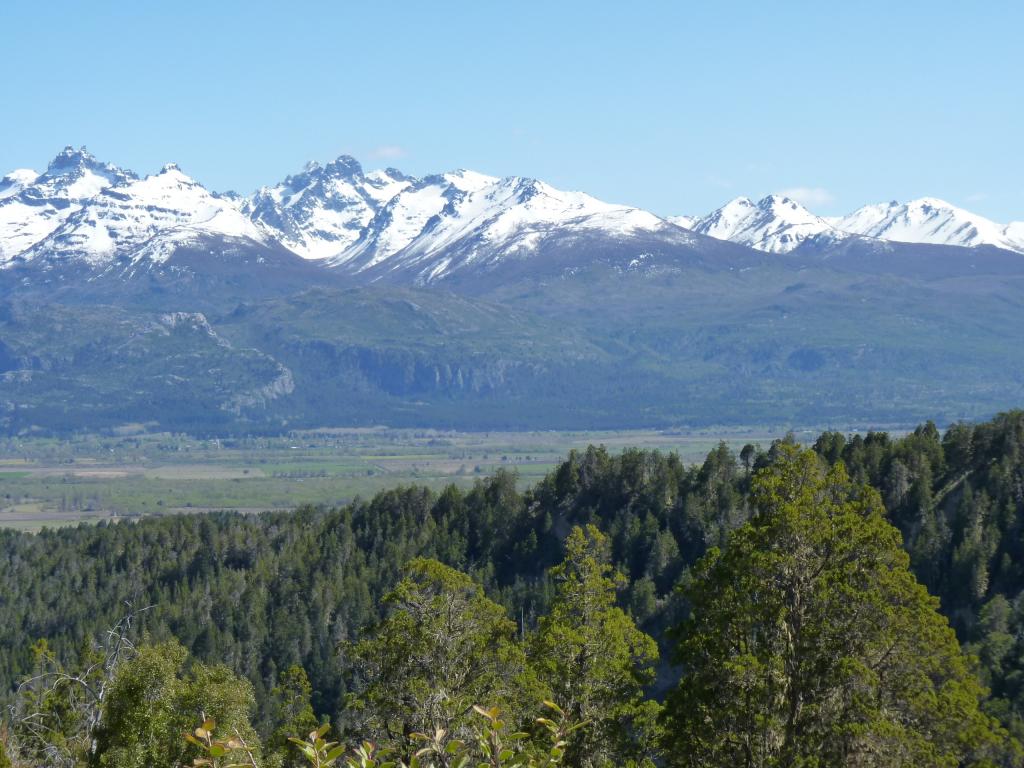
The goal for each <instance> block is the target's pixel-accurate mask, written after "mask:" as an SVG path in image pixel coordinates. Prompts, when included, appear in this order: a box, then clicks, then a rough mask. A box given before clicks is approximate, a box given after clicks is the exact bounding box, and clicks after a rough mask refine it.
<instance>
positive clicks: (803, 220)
mask: <svg viewBox="0 0 1024 768" xmlns="http://www.w3.org/2000/svg"><path fill="white" fill-rule="evenodd" d="M670 221H673V222H674V223H676V224H678V225H679V226H681V227H686V228H687V229H691V230H693V231H694V232H700V233H701V234H705V235H709V236H711V237H715V238H718V239H719V240H729V241H731V242H734V243H741V244H743V245H748V246H750V247H751V248H756V249H757V250H759V251H766V252H769V253H788V252H790V251H792V250H794V249H796V248H798V247H799V246H800V245H802V244H803V243H804V242H807V241H809V240H810V241H813V242H815V243H817V244H821V243H823V242H824V243H830V242H835V241H837V240H842V239H843V238H846V237H849V236H851V235H856V236H860V237H869V238H874V239H877V240H891V241H894V242H901V243H927V244H932V245H954V246H959V247H965V248H973V247H976V246H980V245H991V246H995V247H997V248H1002V249H1004V250H1011V251H1017V252H1020V253H1024V223H1021V222H1014V223H1012V224H1009V225H1006V226H1004V225H1001V224H997V223H995V222H994V221H990V220H989V219H986V218H984V217H983V216H979V215H977V214H975V213H971V212H970V211H966V210H964V209H963V208H958V207H957V206H955V205H952V204H950V203H947V202H945V201H943V200H938V199H936V198H930V197H926V198H921V199H920V200H912V201H911V202H909V203H898V202H895V201H894V202H891V203H881V204H879V205H866V206H864V207H863V208H859V209H858V210H856V211H854V212H853V213H851V214H849V215H848V216H835V217H823V216H816V215H815V214H813V213H811V212H810V211H808V210H807V209H806V208H805V207H804V206H802V205H800V203H798V202H796V201H794V200H791V199H789V198H787V197H784V196H780V195H769V196H768V197H765V198H763V199H762V200H760V201H758V202H756V203H755V202H753V201H752V200H750V199H749V198H746V197H738V198H736V199H735V200H731V201H730V202H728V203H726V204H725V205H724V206H722V207H721V208H719V209H718V210H716V211H714V212H712V213H710V214H708V215H707V216H704V217H700V218H693V217H689V216H676V217H672V218H671V219H670Z"/></svg>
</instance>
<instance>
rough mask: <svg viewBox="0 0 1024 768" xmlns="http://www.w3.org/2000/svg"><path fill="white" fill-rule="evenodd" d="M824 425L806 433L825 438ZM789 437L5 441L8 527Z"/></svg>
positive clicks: (296, 500)
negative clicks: (585, 455) (576, 452)
mask: <svg viewBox="0 0 1024 768" xmlns="http://www.w3.org/2000/svg"><path fill="white" fill-rule="evenodd" d="M817 432H818V430H812V429H808V430H806V431H805V432H801V433H799V434H798V437H802V438H804V439H808V438H810V439H813V437H814V436H816V434H817ZM777 436H778V433H777V432H771V431H769V430H759V429H755V428H747V429H742V430H725V429H719V430H704V431H692V432H664V431H662V432H656V431H629V432H486V433H462V432H442V431H432V430H393V429H384V428H379V429H349V430H345V429H338V430H316V431H310V432H298V433H293V434H291V435H289V436H287V437H271V438H246V439H232V440H223V439H209V440H201V439H196V438H191V437H185V436H178V435H167V434H159V435H142V434H139V435H119V436H98V435H89V436H83V437H77V438H72V439H69V440H56V439H46V438H25V439H22V438H8V439H3V440H0V526H3V527H11V528H20V529H26V530H38V529H39V528H42V527H44V526H56V525H68V524H73V523H77V522H81V521H90V522H95V521H98V520H103V519H124V518H126V517H135V516H138V515H150V514H162V513H169V512H182V511H183V512H199V511H207V510H220V509H236V510H245V511H253V512H256V511H261V510H267V509H291V508H294V507H297V506H299V505H302V504H307V503H312V504H339V503H344V502H346V501H349V500H351V499H353V498H355V497H357V496H363V497H365V496H369V495H372V494H373V493H375V492H377V491H379V490H381V489H383V488H390V487H393V486H396V485H399V484H402V483H417V484H422V485H428V486H431V487H433V488H440V487H442V486H444V485H447V484H448V483H456V484H458V485H461V486H470V485H472V483H473V482H474V481H475V479H477V478H479V477H482V476H484V475H487V474H490V473H493V472H494V471H496V470H497V469H499V468H505V469H509V470H512V471H515V472H516V473H517V475H518V477H519V482H520V484H521V485H523V486H527V485H530V484H532V483H534V482H536V481H537V480H539V479H540V478H541V477H543V476H544V474H545V473H547V472H548V471H549V470H550V469H551V468H552V467H553V466H554V465H555V464H557V462H559V461H560V460H561V459H562V458H563V457H564V456H565V455H566V454H567V453H568V452H569V451H570V450H571V449H573V448H584V447H586V446H587V445H589V444H603V445H605V446H607V447H608V448H609V449H610V450H614V451H618V450H621V449H622V448H625V447H630V446H636V447H643V448H658V449H661V450H665V451H676V452H678V453H679V454H680V456H681V457H682V458H683V460H684V461H686V462H697V461H701V460H703V458H704V456H705V455H706V454H707V452H708V451H709V450H710V449H711V448H713V447H714V446H715V445H717V444H718V442H719V441H720V440H724V441H725V442H726V443H728V444H729V445H730V446H732V447H734V448H735V449H737V450H738V448H739V447H740V446H742V445H743V444H744V443H747V442H753V443H760V444H762V445H767V444H768V443H770V442H771V440H772V439H774V438H775V437H777Z"/></svg>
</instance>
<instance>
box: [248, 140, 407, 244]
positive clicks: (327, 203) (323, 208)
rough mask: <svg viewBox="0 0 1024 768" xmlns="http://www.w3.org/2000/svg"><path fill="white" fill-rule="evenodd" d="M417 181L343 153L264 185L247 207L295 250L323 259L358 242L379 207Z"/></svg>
mask: <svg viewBox="0 0 1024 768" xmlns="http://www.w3.org/2000/svg"><path fill="white" fill-rule="evenodd" d="M413 181H414V180H413V179H410V178H408V177H407V176H405V175H404V174H403V173H402V172H401V171H397V170H395V169H394V168H388V169H387V170H383V171H372V172H370V173H364V172H363V168H362V166H361V165H360V164H359V163H358V161H356V160H355V158H352V157H349V156H348V155H342V156H341V157H339V158H338V159H337V160H335V161H333V162H330V163H328V164H327V165H323V166H322V165H320V164H319V163H315V162H313V163H309V164H308V165H307V166H306V167H305V169H303V171H302V172H301V173H297V174H295V175H294V176H289V177H288V178H286V179H285V180H284V181H283V182H282V183H280V184H278V185H276V186H273V187H263V188H262V189H260V190H259V191H258V192H257V193H256V194H255V195H253V197H252V199H251V200H248V201H246V202H245V204H244V206H243V210H244V212H245V213H246V215H248V216H249V217H250V218H251V219H252V220H253V221H255V222H258V223H259V224H260V225H261V226H263V227H265V228H266V229H267V230H268V231H269V232H271V233H273V235H274V236H275V237H276V238H277V239H279V240H280V241H281V242H282V243H283V244H284V245H286V246H287V247H288V248H290V249H291V250H292V251H294V252H295V253H297V254H299V255H300V256H302V257H304V258H307V259H324V258H328V257H331V256H337V255H338V254H340V253H341V252H342V251H344V250H345V249H347V248H348V247H350V246H351V245H352V244H353V243H355V242H356V240H358V239H359V236H360V234H361V233H362V231H363V230H364V228H365V227H366V226H367V225H368V224H369V223H370V220H371V219H372V218H373V217H374V215H376V213H377V211H379V210H380V209H381V207H383V206H384V205H385V204H386V203H387V202H388V201H389V200H391V198H393V197H394V196H395V195H397V194H398V193H399V192H401V191H402V190H404V189H406V188H408V187H409V186H410V185H411V184H412V183H413Z"/></svg>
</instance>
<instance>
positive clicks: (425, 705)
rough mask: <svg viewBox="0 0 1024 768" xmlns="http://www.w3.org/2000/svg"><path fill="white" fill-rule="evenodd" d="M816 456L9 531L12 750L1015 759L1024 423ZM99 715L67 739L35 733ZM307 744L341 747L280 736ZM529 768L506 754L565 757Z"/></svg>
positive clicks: (559, 475)
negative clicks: (89, 693) (186, 736)
mask: <svg viewBox="0 0 1024 768" xmlns="http://www.w3.org/2000/svg"><path fill="white" fill-rule="evenodd" d="M812 448H813V450H812V451H802V450H800V449H799V448H798V447H797V446H796V445H795V444H794V441H793V440H792V439H786V440H780V441H778V442H776V443H774V444H772V445H770V446H763V447H762V446H753V445H750V446H746V447H744V448H743V450H742V451H740V452H739V454H738V455H735V454H734V453H732V452H731V451H730V450H729V449H728V448H727V447H726V446H725V445H724V444H723V445H721V446H720V447H719V448H718V449H716V450H714V451H712V452H711V453H710V454H709V455H708V456H707V458H706V459H705V461H704V462H703V463H702V464H700V465H696V466H684V464H683V463H682V462H681V461H680V460H679V459H678V457H676V456H674V455H671V454H668V455H666V454H662V453H658V452H653V451H640V450H626V451H624V452H622V453H621V454H612V453H610V452H608V451H607V450H605V449H604V448H600V447H591V448H589V449H587V450H585V451H581V452H573V453H571V454H570V455H569V456H568V457H567V458H566V460H565V461H564V462H563V463H562V464H561V465H560V466H559V467H557V468H556V469H555V470H554V471H553V472H551V473H550V474H549V475H548V476H547V477H546V478H545V479H544V480H543V481H542V482H541V483H539V484H538V485H537V486H536V487H534V488H531V489H528V490H526V491H522V492H521V491H518V490H517V488H516V483H515V477H514V475H512V474H510V473H507V472H499V473H497V474H496V475H494V476H493V477H490V478H487V479H483V480H480V481H479V482H478V483H477V484H476V485H475V487H473V488H472V489H471V490H469V491H461V490H459V489H457V488H455V487H449V488H447V489H445V490H444V491H442V492H440V493H435V492H432V491H429V490H427V489H424V488H419V487H412V486H410V487H402V488H396V489H393V490H390V491H387V492H383V493H380V494H378V495H377V496H375V497H374V498H372V499H369V500H357V501H355V502H353V503H351V504H349V505H347V506H344V507H342V508H336V509H325V508H303V509H300V510H299V511H297V512H295V513H274V514H263V515H258V516H244V515H238V514H228V513H224V514H211V515H195V516H167V517H151V518H145V519H141V520H139V521H138V522H135V523H131V524H111V525H107V524H101V525H97V526H89V525H82V526H79V527H77V528H67V529H60V530H46V531H43V532H41V533H39V534H36V535H29V534H23V533H17V532H12V531H4V532H0V685H2V689H3V695H4V700H5V702H6V703H7V704H9V705H10V706H9V708H8V709H7V710H6V712H7V714H6V715H5V725H4V726H3V730H2V731H0V738H2V740H3V741H4V743H6V744H8V745H16V744H17V745H21V746H20V747H19V749H21V748H22V747H24V748H25V749H28V750H29V753H31V750H32V749H35V750H36V752H35V753H34V754H35V755H36V758H35V759H36V761H35V762H26V763H24V764H26V765H29V764H32V765H43V764H53V765H57V764H61V765H64V764H66V765H76V764H85V763H87V762H92V763H93V764H97V765H124V766H129V765H132V766H136V765H138V766H142V765H177V764H191V761H192V760H194V759H210V760H214V761H215V760H219V759H220V755H221V753H220V752H218V750H226V751H227V752H232V753H234V752H239V753H240V751H244V750H242V747H241V746H239V745H240V744H243V743H244V744H245V745H248V747H251V748H252V749H254V750H256V752H255V753H254V754H253V755H250V757H251V759H252V760H253V761H255V762H258V763H259V764H260V765H282V764H287V765H291V764H297V763H293V762H290V761H294V760H296V759H300V758H301V759H305V760H309V761H310V762H313V758H314V757H315V758H316V759H321V758H323V759H324V760H326V759H327V756H328V755H329V753H330V752H331V750H332V748H329V747H327V746H325V745H324V743H323V738H337V739H339V740H340V741H341V746H342V747H345V748H348V747H352V746H355V745H358V744H359V743H360V741H362V740H363V739H369V740H371V741H373V743H374V744H376V745H390V748H391V749H393V750H394V754H393V756H392V757H391V758H389V759H390V760H391V761H392V762H394V761H397V760H401V761H404V762H406V763H407V764H408V763H409V762H410V761H412V760H413V758H415V759H416V760H419V761H423V764H424V765H427V764H430V765H456V764H459V763H458V760H459V759H463V758H465V760H467V761H468V760H472V761H473V764H476V763H480V762H483V763H486V764H494V765H511V764H512V763H511V762H508V760H512V757H511V751H510V750H506V749H504V748H502V749H497V747H494V744H496V743H497V742H498V741H501V740H502V739H506V740H507V739H508V738H509V737H510V736H511V732H512V731H513V730H516V729H517V728H520V727H526V729H527V732H524V733H526V735H524V736H522V737H518V738H519V742H517V743H520V742H521V743H522V744H525V745H534V746H533V747H530V749H533V748H534V747H535V746H536V745H537V744H540V745H541V746H542V747H543V749H541V752H543V754H544V755H546V757H545V758H544V759H546V760H554V761H555V762H565V763H566V764H569V765H579V766H584V765H585V766H598V765H602V766H603V765H631V764H635V765H640V764H644V763H645V762H646V763H651V762H653V763H657V764H672V765H695V766H696V765H723V766H724V765H750V766H755V765H756V766H769V765H779V766H781V765H794V766H795V765H801V766H812V765H815V766H827V765H851V766H852V765H879V766H881V765H936V766H939V765H941V766H946V765H949V766H956V765H967V764H971V765H990V766H991V765H1019V764H1020V760H1021V753H1020V751H1019V747H1017V746H1016V741H1017V740H1018V739H1024V602H1022V600H1021V593H1022V590H1024V537H1022V527H1024V453H1022V451H1024V412H1019V411H1018V412H1011V413H1007V414H1002V415H1000V416H998V417H996V418H995V419H993V420H992V421H990V422H987V423H983V424H977V425H971V424H956V425H953V426H952V427H950V428H949V429H948V430H946V431H945V432H944V433H942V432H940V431H939V429H937V428H936V426H935V425H934V424H931V423H928V424H925V425H922V426H920V427H918V428H917V429H916V430H914V431H913V432H912V433H910V434H908V435H906V436H904V437H900V438H893V437H890V436H889V435H887V434H885V433H869V434H866V435H855V436H852V437H847V436H844V435H842V434H839V433H825V434H822V435H821V436H820V437H819V438H818V439H817V441H816V442H815V443H814V445H813V447H812ZM915 577H916V579H915ZM925 589H926V590H927V593H926V592H925ZM928 593H930V595H931V596H929V594H928ZM445 616H447V617H448V618H449V619H451V617H452V616H456V617H458V619H459V621H458V622H456V624H454V625H453V624H451V622H450V621H449V623H448V624H439V623H437V622H439V621H441V618H442V617H445ZM125 617H130V619H131V626H130V627H127V626H126V619H125ZM794 617H796V618H794ZM947 623H948V626H947ZM453 626H457V628H458V631H455V630H453V629H452V627H453ZM949 627H951V628H952V629H951V630H950V629H949ZM112 628H113V629H112ZM954 632H955V636H954ZM122 637H123V638H124V642H125V643H127V644H128V646H125V647H130V652H128V651H126V650H125V648H123V647H121V646H117V643H116V642H115V640H114V638H118V639H119V638H122ZM737 638H738V639H737ZM911 639H913V641H911ZM595 643H596V645H595ZM602 644H603V645H602ZM118 654H121V655H118ZM423 659H428V660H429V663H428V664H426V665H424V664H421V663H419V662H421V661H422V660H423ZM389 660H390V661H389ZM413 660H418V661H417V663H413ZM836 660H843V663H842V664H838V663H836ZM115 661H116V662H118V663H117V664H114V662H115ZM417 664H418V666H417ZM115 667H116V668H115ZM424 669H429V670H433V672H432V673H431V674H433V675H434V677H431V676H430V675H428V674H426V673H425V672H424ZM78 670H90V671H89V673H88V674H91V675H94V676H96V679H97V680H100V679H103V680H106V681H107V682H105V683H104V685H109V688H105V689H104V690H106V691H107V697H108V698H106V699H105V703H104V705H103V706H102V707H99V706H97V707H94V708H93V710H89V709H88V707H86V708H85V709H82V708H78V709H76V708H75V706H72V703H69V701H68V700H67V697H68V696H69V695H70V694H67V693H65V694H64V698H63V699H54V698H52V697H51V698H49V699H48V698H47V697H48V696H49V695H50V694H52V691H51V690H50V689H48V688H47V687H46V686H45V685H44V683H43V681H47V680H54V679H57V678H55V677H54V676H55V675H57V676H58V677H59V676H61V675H63V676H65V677H67V678H69V679H71V678H77V677H80V676H82V675H84V674H85V673H79V672H78ZM104 670H106V672H109V675H108V677H107V678H104V674H106V673H105V672H104ZM108 678H109V679H108ZM89 679H92V678H89ZM26 680H29V681H30V682H29V683H27V684H25V683H23V681H26ZM458 680H461V681H463V682H462V683H455V682H452V681H458ZM779 681H786V683H785V685H783V684H782V683H780V682H779ZM19 683H21V685H19ZM446 685H448V686H450V687H451V688H452V690H450V691H448V694H446V697H445V698H444V701H443V702H441V703H438V702H437V701H434V699H432V698H431V696H430V695H429V694H430V692H431V691H437V690H439V688H440V689H444V688H445V686H446ZM71 687H74V686H73V685H72V686H71ZM93 687H95V686H93ZM147 691H149V692H150V693H152V691H163V692H164V693H161V694H159V695H157V694H152V695H151V696H149V698H147V695H148V694H146V692H147ZM154 697H155V698H154ZM72 698H73V697H72ZM545 700H548V701H551V702H553V703H554V704H556V705H558V706H559V707H560V708H559V709H552V710H550V711H548V710H545V709H544V707H545V706H546V705H543V704H542V703H541V702H543V701H545ZM154 702H158V703H159V706H157V705H156V704H154ZM741 703H742V704H743V706H741V705H740V704H741ZM473 705H478V706H479V708H480V711H475V710H473ZM493 707H498V708H499V709H500V712H501V713H508V718H507V719H508V720H510V721H513V722H510V723H508V724H506V723H505V722H504V720H503V719H502V718H505V715H504V714H500V715H499V714H496V713H495V711H494V710H493V709H492V708H493ZM744 707H746V708H744ZM33 708H34V709H33ZM62 708H63V709H62ZM87 710H88V711H93V715H92V716H93V717H95V718H96V722H94V723H92V724H91V725H89V724H86V725H89V727H88V728H86V727H85V726H83V725H82V724H80V723H79V724H78V725H76V726H75V727H78V728H79V731H78V733H82V732H86V733H87V734H88V735H87V737H85V739H84V740H83V741H81V742H80V743H78V745H77V746H76V742H74V738H73V737H72V736H68V735H67V734H66V733H65V734H64V735H62V736H59V737H58V736H57V735H54V734H57V733H58V732H61V733H63V732H64V731H67V730H72V731H73V730H74V728H72V727H71V724H70V723H71V721H72V720H74V718H72V717H71V716H70V715H68V713H69V712H71V711H75V712H82V711H87ZM140 711H145V712H147V715H146V716H147V717H148V718H149V720H146V723H147V724H146V725H145V727H143V726H141V725H139V717H140V715H139V712H140ZM26 712H28V713H29V714H30V715H32V714H34V715H36V716H38V717H41V718H43V720H42V721H40V722H44V721H45V723H47V725H46V728H47V729H49V731H52V734H51V736H50V737H47V738H48V739H49V740H47V738H44V737H43V735H41V733H40V732H39V731H38V730H36V731H32V732H29V731H26V726H25V722H24V719H25V716H26ZM62 712H63V713H64V716H63V717H61V716H60V713H62ZM40 713H43V714H40ZM55 713H56V714H55ZM211 713H217V717H216V718H215V719H216V721H217V722H218V723H220V724H221V725H220V726H216V725H213V726H210V727H209V728H204V727H200V728H198V730H195V731H194V732H193V733H194V735H192V736H191V739H192V743H189V742H187V741H184V740H183V739H182V738H180V737H179V736H180V734H181V733H184V732H185V731H191V729H194V728H195V727H196V726H197V725H199V724H200V723H201V722H202V720H201V719H197V717H199V715H200V714H203V715H209V714H211ZM882 713H884V714H882ZM158 715H159V717H158ZM754 715H756V717H757V719H756V726H754V725H751V723H752V722H754V721H751V720H750V717H752V716H754ZM19 718H20V719H19ZM47 718H48V719H47ZM154 718H156V719H154ZM160 718H162V719H160ZM538 718H539V719H538ZM33 722H34V721H33ZM56 722H60V723H61V727H59V728H58V727H56V726H54V723H56ZM321 722H323V723H328V724H329V725H330V728H331V731H330V732H331V733H334V734H336V735H335V737H328V736H326V735H325V734H321V736H323V738H320V737H317V736H315V734H314V736H313V737H312V740H311V741H307V742H306V743H305V744H304V745H303V746H295V745H291V744H290V743H289V742H288V736H300V737H302V736H305V734H307V733H310V732H312V731H313V730H314V729H315V728H316V727H317V725H318V724H319V723H321ZM19 723H21V725H19ZM397 723H400V724H401V727H398V728H397V730H396V724H397ZM524 723H525V724H526V725H525V726H524V725H523V724H524ZM227 724H231V728H232V729H233V730H228V731H224V730H223V729H224V727H226V725H227ZM506 725H507V730H505V729H506ZM79 726H81V727H79ZM83 728H84V729H85V730H84V731H83V730H82V729H83ZM217 728H220V729H221V730H219V731H218V730H217ZM62 729H63V730H62ZM140 729H141V730H140ZM142 732H145V733H146V734H149V736H147V739H148V741H147V740H145V739H141V737H139V738H137V739H136V740H135V741H132V739H133V738H136V737H135V736H133V735H132V734H138V733H142ZM158 733H159V734H164V735H161V736H159V738H158V737H157V736H155V735H154V734H158ZM166 734H171V735H170V736H167V735H166ZM232 734H234V735H232ZM415 734H421V736H416V735H415ZM228 737H230V739H235V740H236V741H232V743H231V744H228V743H227V742H226V741H223V742H222V741H218V739H219V738H228ZM33 739H36V742H33ZM62 739H63V741H62ZM140 739H141V740H140ZM161 739H163V741H161ZM230 739H229V740H230ZM416 739H423V740H424V741H422V743H421V742H418V741H416ZM549 740H550V742H551V743H550V744H549V743H548V741H549ZM44 742H45V743H46V744H47V746H46V747H45V748H44V747H42V746H40V744H42V743H44ZM129 742H130V743H129ZM236 742H237V743H236ZM456 742H457V743H456ZM33 743H35V747H32V744H33ZM318 743H319V746H318ZM225 744H227V746H225ZM486 744H491V747H487V748H485V746H484V745H486ZM26 745H28V746H26ZM218 745H219V746H218ZM253 745H258V749H257V747H256V746H253ZM474 745H475V746H474ZM545 745H546V746H545ZM215 747H216V748H215ZM248 747H247V748H248ZM492 747H493V748H494V755H493V756H494V758H495V760H497V758H498V757H499V756H500V754H505V752H509V756H507V757H508V760H506V762H500V761H499V762H488V761H487V759H486V757H487V755H486V754H485V753H486V752H487V749H491V748H492ZM548 747H550V749H549V748H548ZM13 748H14V747H13V746H11V749H12V750H13ZM339 748H340V747H339ZM377 748H379V747H374V749H377ZM47 749H48V750H50V751H49V752H47V751H46V750H47ZM523 749H524V750H525V751H523V753H522V755H526V754H527V752H529V749H527V747H523ZM538 749H539V747H538ZM147 750H148V751H147ZM189 750H191V751H189ZM211 750H212V752H211ZM318 750H320V751H318ZM431 750H434V751H431ZM460 750H461V751H460ZM481 750H483V752H481ZM555 753H557V755H556V754H555ZM25 754H26V753H25V752H19V753H18V754H17V755H13V756H12V757H11V759H12V760H15V761H17V760H19V759H20V760H25V759H30V758H25V757H24V755H25ZM304 754H305V757H303V755H304ZM346 754H349V755H350V757H348V758H346V759H347V760H350V761H351V760H363V763H361V764H363V765H370V764H374V760H377V762H378V763H379V762H380V760H381V759H383V758H375V757H374V756H373V755H372V754H365V755H363V757H361V758H359V757H353V756H351V755H355V753H346ZM516 754H517V755H519V753H518V752H517V753H516ZM537 754H540V752H536V753H535V752H530V754H529V755H527V756H525V757H524V756H522V755H520V757H516V758H515V759H517V760H518V759H520V758H521V762H520V763H518V764H523V765H527V764H529V765H541V764H554V763H543V762H542V761H540V758H539V757H537ZM157 755H159V756H157ZM203 755H206V757H205V758H204V757H203ZM211 755H212V757H211ZM416 755H419V756H418V757H416ZM443 755H448V756H449V757H444V759H442V756H443ZM58 757H59V759H58ZM449 758H450V759H449ZM4 759H5V758H3V757H0V764H3V762H2V761H3V760H4ZM239 759H240V758H239ZM331 759H340V753H337V754H335V755H334V757H333V758H331ZM62 760H63V761H64V762H61V761H62ZM75 761H78V762H75ZM161 761H163V762H161ZM14 764H16V765H18V764H20V763H17V762H15V763H14ZM208 764H211V765H212V764H218V765H228V764H229V763H227V762H221V763H217V762H210V763H208ZM232 764H234V763H232ZM237 764H250V763H244V762H240V763H237ZM314 764H316V763H314ZM320 764H324V765H326V764H330V763H329V762H323V761H322V762H321V763H320ZM463 764H464V763H463Z"/></svg>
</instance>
